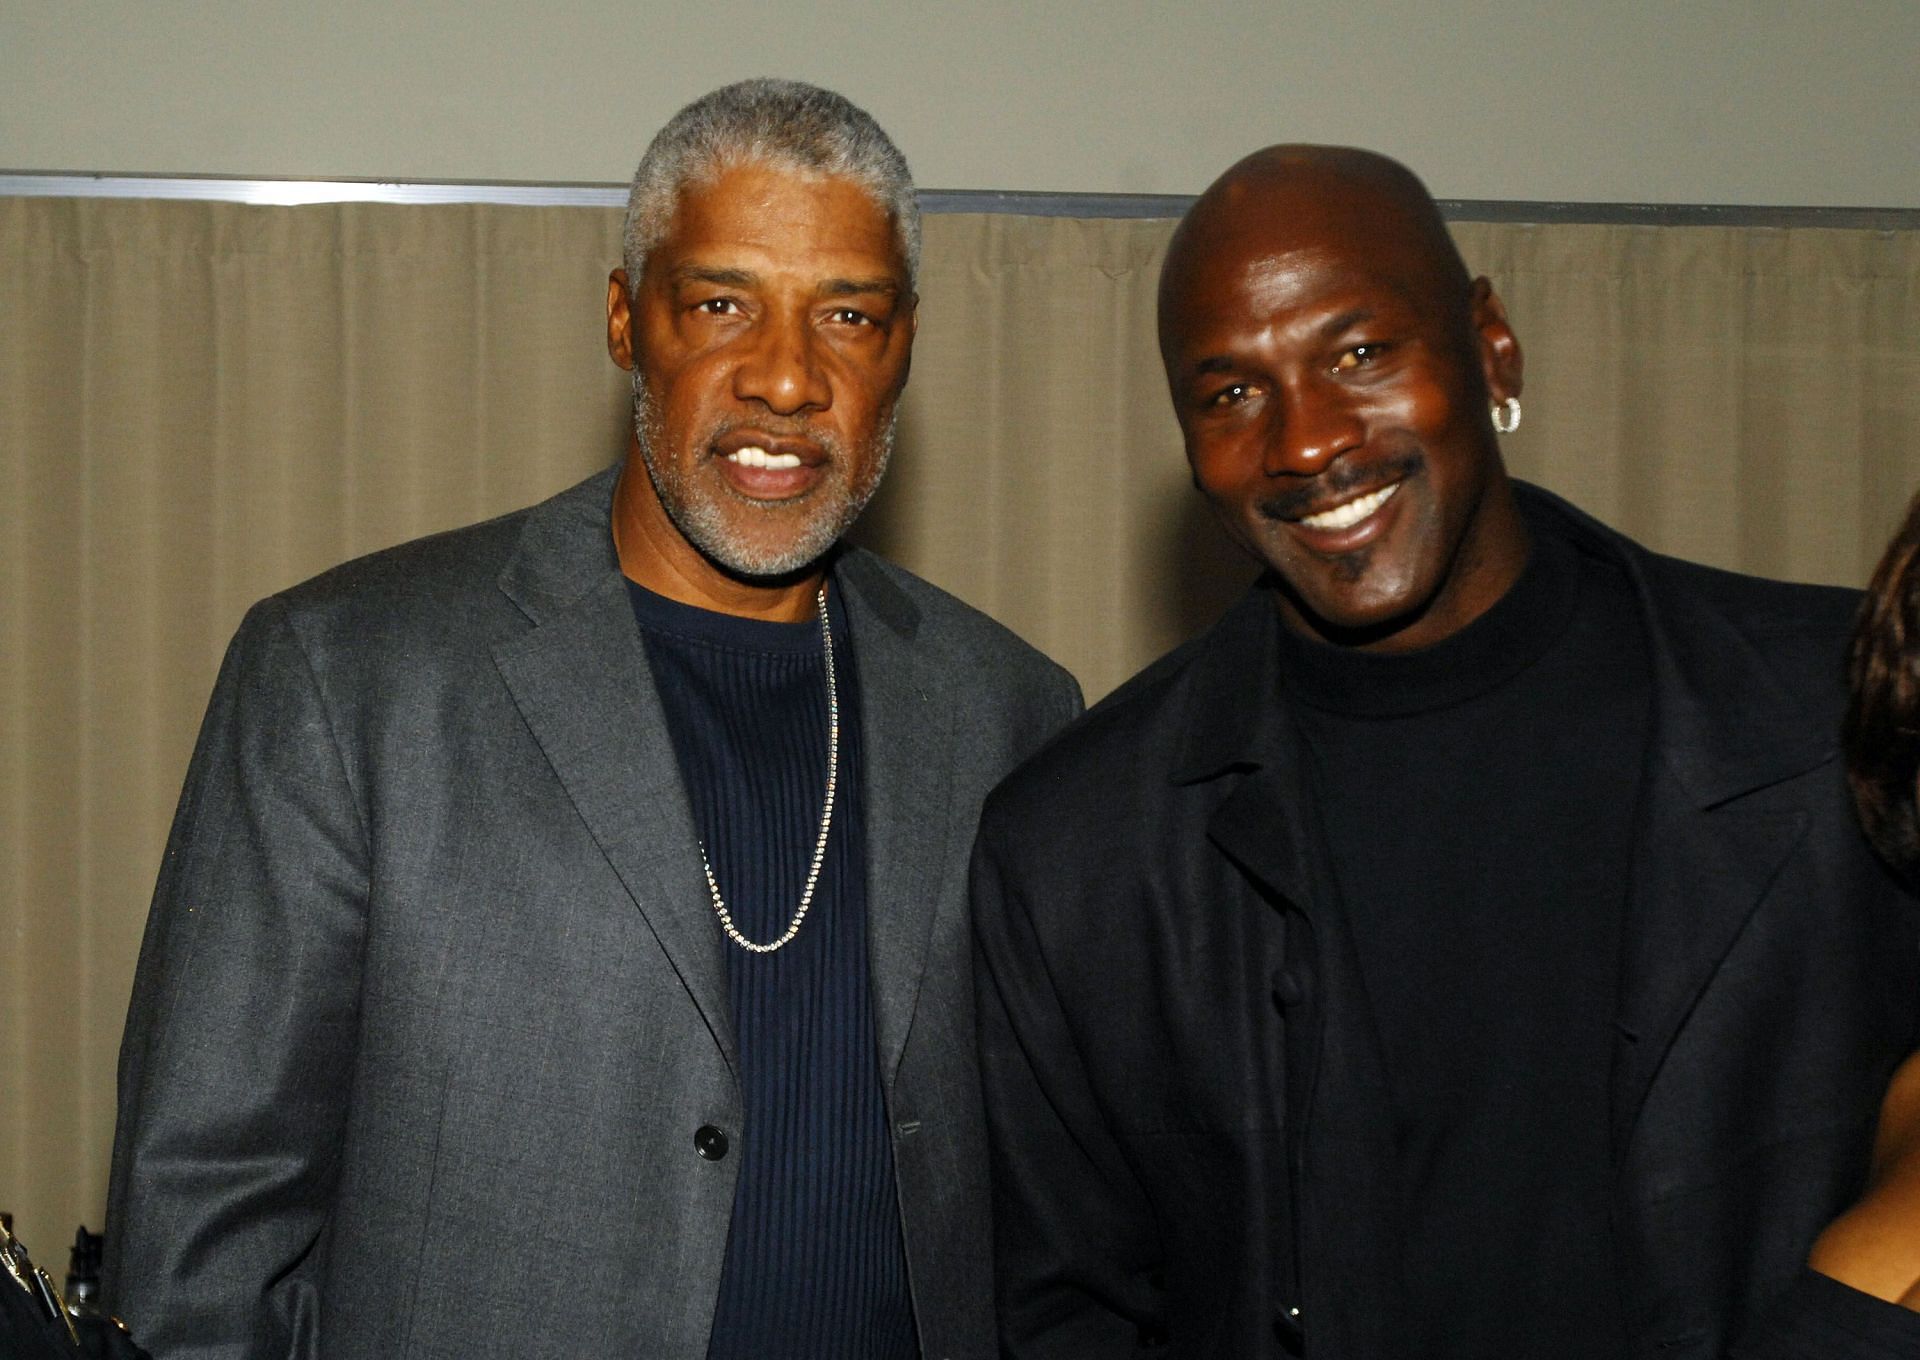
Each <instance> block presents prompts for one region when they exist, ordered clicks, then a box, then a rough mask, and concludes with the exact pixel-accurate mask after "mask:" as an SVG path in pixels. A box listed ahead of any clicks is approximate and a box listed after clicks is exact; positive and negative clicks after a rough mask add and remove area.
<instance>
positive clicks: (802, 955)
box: [629, 583, 919, 1360]
mask: <svg viewBox="0 0 1920 1360" xmlns="http://www.w3.org/2000/svg"><path fill="white" fill-rule="evenodd" d="M629 585H630V589H631V594H632V596H633V601H634V613H635V617H636V618H637V619H638V620H639V622H640V627H641V631H642V634H643V636H644V637H645V640H646V646H647V655H648V659H649V662H650V664H651V666H652V669H653V674H654V679H655V681H656V683H657V684H658V686H659V690H660V697H661V702H662V704H663V705H664V706H665V709H666V714H667V722H668V727H669V729H670V731H671V734H672V737H673V745H674V751H675V753H676V755H677V756H678V758H679V762H680V770H681V776H682V779H683V781H684V783H685V786H686V790H687V797H688V801H689V803H690V805H691V807H692V810H693V819H694V825H695V826H696V827H697V828H698V829H699V834H700V838H701V841H702V843H703V845H704V848H705V851H706V855H707V859H708V862H709V863H710V864H711V865H712V868H713V872H714V876H715V878H716V879H717V880H718V882H719V885H720V890H721V893H722V895H723V897H724V898H725V900H726V904H727V908H728V910H729V911H730V912H731V913H732V916H733V920H734V924H735V926H736V927H737V928H738V929H739V930H740V932H741V933H742V934H744V935H745V936H746V937H747V938H748V939H750V940H753V941H755V942H758V943H768V942H771V941H773V940H775V939H777V938H779V936H780V935H781V934H782V933H784V932H785V930H786V928H787V924H788V922H789V921H790V920H791V919H792V916H793V913H794V910H795V908H796V907H797V906H798V904H799V901H800V897H801V893H802V890H803V888H804V886H805V883H806V875H807V868H808V864H809V862H810V860H811V857H812V854H813V849H814V845H815V841H816V838H817V836H818V833H819V826H820V813H821V806H822V799H823V796H824V793H825V788H826V771H827V753H828V718H827V688H826V672H825V667H824V653H823V650H822V646H821V637H820V626H819V624H818V622H817V621H810V622H807V623H799V624H786V623H768V622H764V621H760V620H753V619H742V618H736V617H733V616H731V615H726V614H717V613H712V612H709V611H706V610H701V609H696V608H693V607H691V606H688V605H682V604H678V603H676V602H674V601H671V600H667V599H665V598H663V597H661V596H658V595H654V594H651V593H649V592H647V591H645V590H643V589H641V588H640V587H639V586H635V585H632V584H631V583H629ZM831 624H832V627H833V630H834V644H835V645H834V674H835V678H836V680H837V683H838V689H839V708H840V736H839V778H838V783H837V792H836V798H835V805H834V811H833V827H832V832H831V835H830V837H829V840H828V846H827V855H826V859H825V861H824V863H823V865H822V868H821V873H820V879H819V883H818V886H817V888H816V889H815V893H814V897H813V904H812V907H811V909H810V910H809V911H808V913H807V916H806V919H805V920H804V921H803V922H802V924H801V927H800V931H799V933H798V935H796V936H795V938H794V939H793V940H792V941H791V942H790V943H789V944H787V945H786V946H785V947H783V948H781V949H779V950H777V951H775V952H773V953H771V954H755V953H751V952H749V951H747V950H745V949H742V948H740V947H738V946H737V945H735V944H733V943H731V942H729V944H728V946H727V982H728V987H729V990H730V999H731V1002H732V1010H733V1020H734V1027H735V1039H736V1043H737V1046H738V1052H739V1059H740V1082H741V1089H742V1096H743V1098H744V1104H745V1109H746V1127H745V1128H744V1129H742V1130H741V1131H740V1135H739V1137H738V1138H737V1139H734V1140H731V1142H732V1147H731V1151H730V1153H729V1155H732V1156H737V1157H738V1158H739V1159H740V1165H739V1173H738V1177H739V1178H738V1181H737V1183H736V1188H735V1192H734V1205H733V1222H732V1227H731V1230H730V1232H729V1234H728V1239H727V1254H726V1263H725V1265H724V1267H723V1269H722V1272H721V1278H720V1294H719V1299H718V1302H717V1304H716V1306H715V1314H714V1325H713V1339H712V1343H711V1346H710V1348H709V1351H708V1354H709V1355H710V1356H712V1357H715V1360H733V1357H740V1358H741V1360H745V1358H746V1357H796V1360H798V1358H800V1357H812V1356H821V1355H835V1356H849V1357H872V1358H873V1360H880V1358H881V1357H887V1358H888V1360H895V1358H899V1360H905V1358H906V1357H912V1356H916V1355H917V1354H918V1353H919V1351H918V1346H917V1342H916V1340H915V1332H914V1319H913V1310H912V1305H911V1302H910V1300H909V1297H908V1292H907V1278H906V1260H905V1254H904V1249H903V1245H902V1240H901V1232H900V1217H899V1210H898V1207H897V1193H896V1190H895V1184H894V1172H893V1160H892V1152H891V1146H890V1143H889V1139H888V1128H887V1118H886V1109H885V1104H884V1099H883V1093H882V1090H881V1084H880V1073H879V1066H878V1058H877V1053H876V1049H875V1043H874V1029H873V1006H872V995H871V987H870V985H869V980H868V970H867V903H866V875H865V867H864V846H865V833H864V818H863V810H862V797H861V780H860V736H859V731H860V724H859V722H858V721H857V717H856V715H857V714H858V712H859V696H858V681H857V678H856V675H855V667H854V664H853V647H852V645H851V638H850V636H849V634H848V630H847V623H846V619H845V617H844V615H843V614H842V613H841V612H840V610H839V609H838V607H837V605H836V606H835V607H834V608H833V610H832V617H831ZM719 928H720V926H719V923H718V921H717V920H716V922H715V925H714V929H715V930H718V929H719Z"/></svg>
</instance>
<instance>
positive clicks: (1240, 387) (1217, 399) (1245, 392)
mask: <svg viewBox="0 0 1920 1360" xmlns="http://www.w3.org/2000/svg"><path fill="white" fill-rule="evenodd" d="M1252 395H1253V385H1252V384H1251V383H1229V384H1228V385H1227V386H1225V387H1223V388H1221V389H1220V390H1219V391H1217V392H1213V393H1210V394H1209V395H1208V396H1206V397H1205V398H1204V399H1203V400H1202V401H1201V403H1200V404H1201V405H1202V406H1207V407H1224V406H1238V405H1239V404H1240V403H1241V402H1243V401H1245V400H1246V399H1247V398H1248V397H1251V396H1252Z"/></svg>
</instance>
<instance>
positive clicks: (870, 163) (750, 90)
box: [624, 79, 920, 290]
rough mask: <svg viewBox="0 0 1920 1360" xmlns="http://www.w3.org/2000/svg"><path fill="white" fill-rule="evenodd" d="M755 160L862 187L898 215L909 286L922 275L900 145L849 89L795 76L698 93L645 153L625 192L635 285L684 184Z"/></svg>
mask: <svg viewBox="0 0 1920 1360" xmlns="http://www.w3.org/2000/svg"><path fill="white" fill-rule="evenodd" d="M754 162H760V163H764V164H768V165H774V166H778V167H780V168H782V169H788V170H794V171H798V172H799V173H801V174H806V175H820V176H834V177H839V178H845V179H850V180H853V181H854V182H855V183H857V184H859V185H861V186H862V187H864V188H865V189H866V190H867V191H868V192H869V193H871V194H872V195H873V197H874V201H875V202H876V203H877V204H878V205H879V206H880V207H882V208H884V209H885V210H886V211H887V212H888V213H889V214H890V215H891V216H892V218H893V229H894V233H895V235H896V237H897V238H898V240H899V243H900V253H901V256H902V257H903V258H904V259H905V260H906V262H907V283H908V285H909V286H912V284H913V282H914V280H915V279H916V278H918V277H919V274H920V205H919V203H918V201H917V200H916V199H915V198H914V193H913V176H912V174H911V173H910V172H909V171H908V170H907V159H906V157H905V156H902V155H901V154H900V149H899V148H898V147H896V146H895V145H894V144H893V141H892V139H891V138H889V137H888V136H887V134H886V133H885V132H883V131H881V129H880V125H879V124H878V123H876V122H874V121H873V117H872V115H870V114H868V113H867V112H866V111H865V110H864V109H861V108H859V107H857V106H856V105H855V104H853V102H852V101H850V100H848V99H847V98H846V97H845V96H843V95H838V94H835V93H834V92H833V91H832V90H823V89H821V88H819V87H818V86H816V85H807V84H804V83H802V82H801V81H797V80H768V79H761V80H743V81H740V82H739V83H738V84H734V85H725V86H722V87H721V88H720V89H717V90H715V91H713V93H711V94H705V95H702V96H701V97H700V98H698V99H696V100H694V101H693V102H692V103H691V104H689V105H687V106H686V107H685V108H684V109H681V110H680V112H678V113H676V114H674V115H673V117H672V118H670V119H669V120H668V121H667V125H666V126H665V127H663V128H661V129H660V131H659V132H658V133H656V134H655V136H654V139H653V142H652V144H651V145H649V146H648V147H647V154H646V155H644V156H642V157H641V158H640V168H639V169H638V170H635V171H634V172H633V189H632V191H631V192H630V193H629V194H628V195H627V224H626V231H625V235H624V242H625V256H626V259H625V263H626V268H627V287H628V288H629V289H630V290H638V288H639V287H640V272H641V270H642V269H643V268H644V267H645V265H646V262H647V253H648V252H649V251H651V250H652V249H653V248H654V247H655V246H656V245H658V244H660V238H661V237H663V236H664V235H666V231H667V225H668V223H670V222H671V221H672V220H673V212H674V208H675V207H676V206H677V205H678V203H679V201H680V191H681V190H682V189H684V188H686V186H687V185H689V184H694V183H703V182H708V181H711V180H713V179H714V178H716V177H717V176H719V175H720V174H721V173H722V172H723V171H726V170H729V169H731V168H733V167H734V166H737V165H744V164H751V163H754Z"/></svg>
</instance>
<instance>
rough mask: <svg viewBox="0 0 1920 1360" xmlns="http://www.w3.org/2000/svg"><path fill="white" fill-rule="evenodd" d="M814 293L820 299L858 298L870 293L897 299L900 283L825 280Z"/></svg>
mask: <svg viewBox="0 0 1920 1360" xmlns="http://www.w3.org/2000/svg"><path fill="white" fill-rule="evenodd" d="M814 292H815V293H816V294H817V295H818V296H820V297H858V296H864V295H866V294H870V293H884V294H885V295H886V296H888V297H898V296H899V294H900V283H899V281H898V280H897V279H827V280H825V281H824V282H822V283H821V285H820V286H819V287H818V288H816V289H814Z"/></svg>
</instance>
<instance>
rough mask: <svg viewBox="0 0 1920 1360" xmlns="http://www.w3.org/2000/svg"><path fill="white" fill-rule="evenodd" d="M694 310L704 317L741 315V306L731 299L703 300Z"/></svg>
mask: <svg viewBox="0 0 1920 1360" xmlns="http://www.w3.org/2000/svg"><path fill="white" fill-rule="evenodd" d="M693 310H694V311H696V312H699V313H700V314H701V315H703V316H736V315H738V314H739V311H740V304H739V303H737V302H735V301H734V300H733V299H732V298H730V297H711V298H702V299H701V300H700V301H699V302H696V303H694V304H693Z"/></svg>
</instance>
